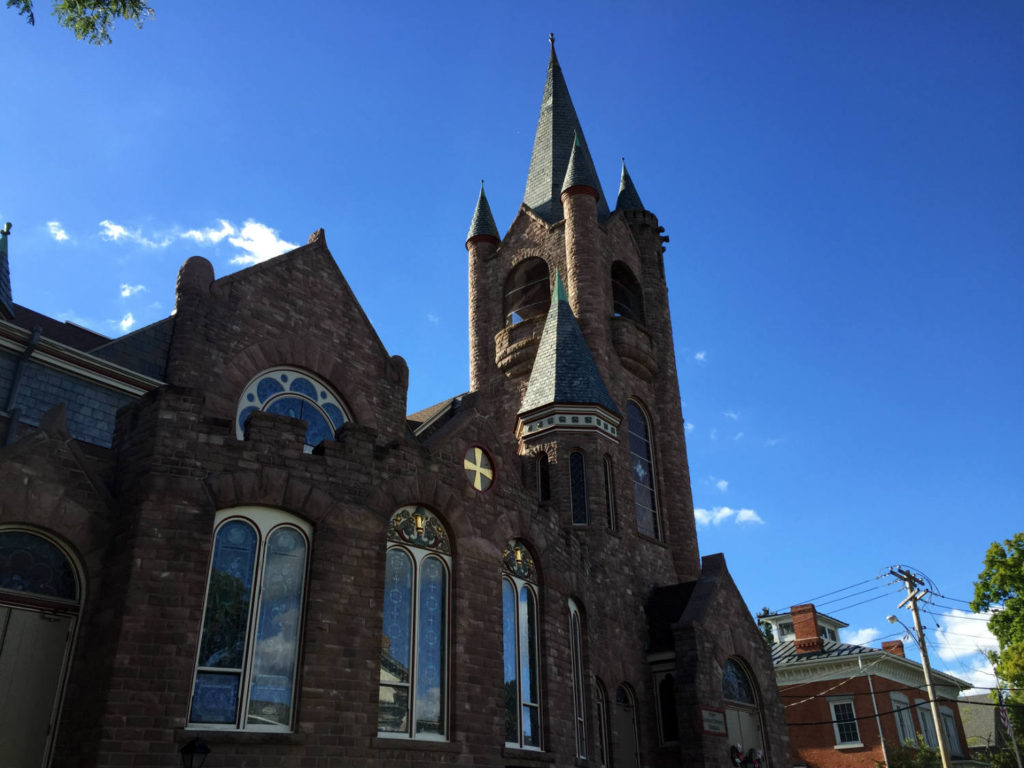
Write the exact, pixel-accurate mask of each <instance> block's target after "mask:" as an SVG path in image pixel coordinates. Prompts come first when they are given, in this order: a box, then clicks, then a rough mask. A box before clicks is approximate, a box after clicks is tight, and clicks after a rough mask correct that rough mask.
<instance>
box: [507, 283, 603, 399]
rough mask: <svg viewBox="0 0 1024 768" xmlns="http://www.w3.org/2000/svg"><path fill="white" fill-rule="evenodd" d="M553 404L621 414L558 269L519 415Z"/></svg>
mask: <svg viewBox="0 0 1024 768" xmlns="http://www.w3.org/2000/svg"><path fill="white" fill-rule="evenodd" d="M555 403H559V404H573V405H590V404H593V405H600V406H601V407H602V408H604V409H605V410H607V411H608V412H609V413H613V414H615V415H617V416H618V415H620V414H619V409H618V408H616V407H615V402H614V401H613V400H612V398H611V395H609V394H608V388H607V387H606V386H605V383H604V379H602V378H601V374H600V373H599V372H598V370H597V364H596V363H595V362H594V357H593V355H591V354H590V347H588V346H587V341H586V339H584V338H583V331H581V330H580V326H579V323H577V322H576V316H575V315H574V314H573V313H572V308H571V307H570V306H569V299H568V297H567V296H566V293H565V286H563V285H562V278H561V275H559V273H558V272H557V270H556V271H555V285H554V289H553V290H552V292H551V309H549V310H548V316H547V320H545V321H544V331H543V332H542V333H541V337H540V343H539V344H538V345H537V356H536V358H534V361H533V370H532V371H531V372H530V383H529V384H527V385H526V394H525V395H524V396H523V405H522V407H521V408H520V409H519V415H520V416H521V415H523V414H525V413H527V412H529V411H532V410H534V409H535V408H541V407H543V406H546V405H552V404H555Z"/></svg>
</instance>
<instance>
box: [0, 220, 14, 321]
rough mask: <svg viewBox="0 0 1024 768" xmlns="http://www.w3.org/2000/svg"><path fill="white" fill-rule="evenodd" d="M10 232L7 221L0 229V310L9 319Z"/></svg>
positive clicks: (10, 315)
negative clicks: (8, 242) (8, 247)
mask: <svg viewBox="0 0 1024 768" xmlns="http://www.w3.org/2000/svg"><path fill="white" fill-rule="evenodd" d="M10 234H11V222H9V221H8V222H7V224H6V225H5V226H4V228H3V229H2V230H0V312H3V314H4V315H6V317H7V319H8V320H10V319H12V318H13V317H14V305H13V303H12V302H13V297H12V296H11V266H10V262H9V261H8V260H7V238H8V236H9V235H10Z"/></svg>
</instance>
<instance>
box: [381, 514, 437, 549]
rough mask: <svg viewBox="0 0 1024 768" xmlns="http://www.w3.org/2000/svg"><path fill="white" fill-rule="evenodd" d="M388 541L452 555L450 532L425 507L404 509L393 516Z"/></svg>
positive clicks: (389, 524)
mask: <svg viewBox="0 0 1024 768" xmlns="http://www.w3.org/2000/svg"><path fill="white" fill-rule="evenodd" d="M388 541H395V542H399V543H402V544H409V545H411V546H413V547H422V548H423V549H433V550H435V551H437V552H440V553H442V554H445V555H450V554H451V553H452V547H451V543H450V542H449V541H448V532H447V531H446V530H445V529H444V526H443V525H441V521H440V520H438V519H437V517H435V516H434V513H433V512H431V511H430V510H428V509H424V508H423V507H402V508H401V509H400V510H398V511H397V512H396V513H395V514H394V515H392V517H391V521H390V522H389V523H388Z"/></svg>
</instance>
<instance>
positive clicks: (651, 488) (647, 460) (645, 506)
mask: <svg viewBox="0 0 1024 768" xmlns="http://www.w3.org/2000/svg"><path fill="white" fill-rule="evenodd" d="M626 419H627V421H628V422H629V463H630V466H631V467H632V470H633V502H634V507H635V508H636V528H637V530H638V531H639V532H640V533H642V534H643V535H644V536H649V537H651V538H652V539H660V538H661V521H660V520H659V518H658V494H657V491H656V490H655V487H656V481H655V474H654V452H653V450H652V448H651V427H650V422H649V421H648V420H647V414H646V413H644V411H643V409H642V408H641V407H640V406H639V405H638V404H637V403H636V402H635V401H633V400H630V401H629V402H628V403H626Z"/></svg>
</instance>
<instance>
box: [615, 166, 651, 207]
mask: <svg viewBox="0 0 1024 768" xmlns="http://www.w3.org/2000/svg"><path fill="white" fill-rule="evenodd" d="M615 210H616V211H643V210H646V209H645V208H644V204H643V203H641V202H640V195H638V194H637V191H636V187H634V186H633V179H632V178H630V175H629V171H627V170H626V158H622V177H621V178H620V179H619V196H618V197H617V198H616V199H615Z"/></svg>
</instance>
